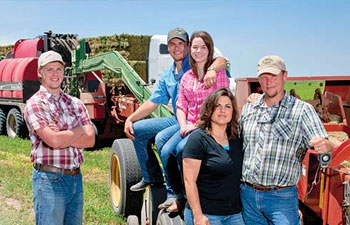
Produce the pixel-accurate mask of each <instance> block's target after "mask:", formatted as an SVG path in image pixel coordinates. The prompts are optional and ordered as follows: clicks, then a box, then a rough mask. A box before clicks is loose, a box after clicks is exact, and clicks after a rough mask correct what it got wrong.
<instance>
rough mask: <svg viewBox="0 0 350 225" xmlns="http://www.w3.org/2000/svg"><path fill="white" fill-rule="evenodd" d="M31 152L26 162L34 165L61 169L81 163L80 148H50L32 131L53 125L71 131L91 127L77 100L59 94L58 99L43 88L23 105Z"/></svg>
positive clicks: (81, 104)
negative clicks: (76, 128) (28, 160)
mask: <svg viewBox="0 0 350 225" xmlns="http://www.w3.org/2000/svg"><path fill="white" fill-rule="evenodd" d="M24 118H25V120H26V123H27V126H28V129H29V135H30V140H31V142H32V151H31V154H30V159H31V160H32V162H34V163H40V164H44V165H51V166H55V167H59V168H64V169H74V168H77V167H79V166H80V164H82V163H83V161H84V156H83V149H81V148H75V147H68V148H62V149H53V148H51V147H50V146H48V145H47V144H46V143H44V142H43V140H41V139H40V137H39V136H38V135H37V134H36V132H35V131H36V130H38V129H40V128H44V127H46V126H48V124H49V122H53V123H55V124H56V125H57V126H58V128H59V129H60V130H71V129H73V128H75V127H77V126H84V125H88V124H92V122H91V120H90V119H89V116H88V112H87V110H86V108H85V105H84V104H83V103H82V102H81V101H80V100H79V99H77V98H75V97H72V96H70V95H67V94H65V93H63V92H62V91H61V96H60V98H59V99H58V100H56V99H55V96H54V95H53V94H51V93H50V92H49V91H48V90H47V89H46V88H45V87H43V86H40V90H39V91H38V92H37V93H35V94H34V95H33V96H32V97H31V98H30V99H29V100H28V101H27V103H26V107H25V110H24Z"/></svg>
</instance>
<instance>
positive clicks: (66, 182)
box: [24, 51, 95, 224]
mask: <svg viewBox="0 0 350 225" xmlns="http://www.w3.org/2000/svg"><path fill="white" fill-rule="evenodd" d="M64 65H65V63H64V61H63V60H62V57H61V55H60V54H58V53H56V52H54V51H48V52H45V53H43V54H41V55H40V57H39V60H38V77H39V80H40V82H41V86H40V89H39V91H38V92H36V93H35V94H34V95H33V96H32V97H31V98H30V99H29V100H28V101H27V103H26V107H25V110H24V118H25V120H26V123H27V126H28V130H29V135H30V140H31V143H32V151H31V154H30V158H31V160H32V162H33V163H34V169H33V180H32V182H33V202H34V212H35V222H36V224H82V215H83V186H82V175H81V173H80V165H81V164H82V163H83V161H84V157H83V148H86V147H92V146H93V145H94V142H95V138H94V137H95V135H94V130H93V127H92V122H91V121H90V119H89V116H88V112H87V110H86V108H85V106H84V104H83V103H82V102H81V101H80V100H79V99H77V98H75V97H72V96H70V95H67V94H65V93H63V92H62V90H61V89H60V87H61V83H62V80H63V74H64Z"/></svg>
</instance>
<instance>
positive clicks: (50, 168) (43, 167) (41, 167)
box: [34, 163, 80, 176]
mask: <svg viewBox="0 0 350 225" xmlns="http://www.w3.org/2000/svg"><path fill="white" fill-rule="evenodd" d="M34 168H35V169H37V170H39V171H40V170H41V171H47V172H53V173H61V174H62V170H63V171H64V172H63V174H64V175H71V176H75V175H77V174H79V173H80V167H78V168H75V169H72V170H70V169H63V168H57V167H53V166H47V165H42V164H37V163H34Z"/></svg>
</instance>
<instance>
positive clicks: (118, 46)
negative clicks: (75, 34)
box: [85, 34, 151, 81]
mask: <svg viewBox="0 0 350 225" xmlns="http://www.w3.org/2000/svg"><path fill="white" fill-rule="evenodd" d="M85 40H86V41H87V42H89V44H90V48H91V55H97V54H101V53H104V52H109V51H118V52H119V53H120V54H121V55H122V56H123V57H124V58H125V59H126V60H127V61H128V63H129V64H130V65H131V67H132V68H133V69H134V70H135V71H136V73H138V74H139V75H140V76H141V78H142V79H143V80H146V55H147V51H148V45H149V42H150V40H151V36H150V35H130V34H120V35H117V34H115V35H112V36H100V37H90V38H85ZM103 75H104V79H105V80H106V81H108V80H110V79H113V75H112V74H111V73H109V72H106V73H103Z"/></svg>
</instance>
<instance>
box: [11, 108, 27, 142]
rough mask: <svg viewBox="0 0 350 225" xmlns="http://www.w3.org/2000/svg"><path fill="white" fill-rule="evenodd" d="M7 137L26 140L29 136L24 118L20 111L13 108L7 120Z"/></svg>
mask: <svg viewBox="0 0 350 225" xmlns="http://www.w3.org/2000/svg"><path fill="white" fill-rule="evenodd" d="M6 130H7V136H9V137H11V138H15V137H21V138H25V137H26V136H27V135H28V130H27V127H26V124H25V122H24V118H23V116H22V114H21V113H20V112H19V110H18V109H15V108H12V109H11V110H10V111H9V112H8V114H7V119H6Z"/></svg>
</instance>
